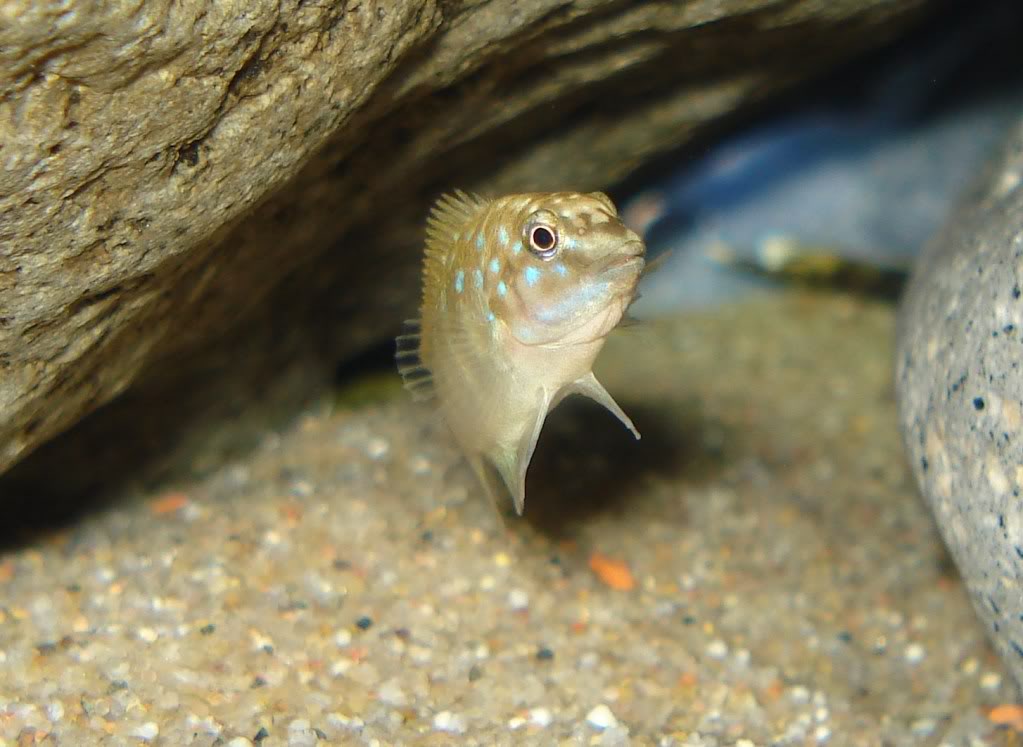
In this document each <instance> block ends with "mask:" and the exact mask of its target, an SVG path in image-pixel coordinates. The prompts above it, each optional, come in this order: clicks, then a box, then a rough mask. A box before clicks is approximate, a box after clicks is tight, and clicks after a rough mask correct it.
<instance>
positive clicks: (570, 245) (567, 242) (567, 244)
mask: <svg viewBox="0 0 1023 747" xmlns="http://www.w3.org/2000/svg"><path fill="white" fill-rule="evenodd" d="M561 246H562V247H564V248H565V249H575V248H576V247H577V246H579V242H578V241H576V240H575V237H573V236H564V237H562V239H561Z"/></svg>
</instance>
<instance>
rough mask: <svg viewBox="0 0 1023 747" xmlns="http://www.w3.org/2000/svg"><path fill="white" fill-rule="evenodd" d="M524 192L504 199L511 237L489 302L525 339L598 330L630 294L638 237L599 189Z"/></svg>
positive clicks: (610, 322)
mask: <svg viewBox="0 0 1023 747" xmlns="http://www.w3.org/2000/svg"><path fill="white" fill-rule="evenodd" d="M527 198H528V199H525V200H521V201H519V203H518V204H517V205H514V206H512V205H509V208H511V209H509V210H508V211H507V212H506V213H505V217H504V219H503V220H502V223H501V226H500V229H499V230H500V231H501V232H507V235H508V236H510V241H509V242H508V243H509V248H508V249H507V250H506V251H505V252H504V262H503V264H502V266H501V271H500V276H501V277H500V282H499V283H498V284H497V285H496V286H493V285H492V286H491V288H492V289H493V290H491V293H490V295H491V297H490V299H489V302H490V307H491V309H492V310H493V311H494V313H496V314H497V315H498V316H499V317H500V318H501V319H502V320H503V321H504V322H505V324H506V325H507V326H508V328H509V329H510V330H511V333H512V335H514V337H515V338H516V339H517V340H518V341H519V342H521V343H523V344H525V345H558V346H561V345H572V344H578V343H585V342H592V341H594V340H597V339H600V338H602V337H604V336H605V335H607V333H608V332H610V331H611V329H613V328H614V327H615V326H616V325H617V324H618V322H619V321H621V318H622V315H623V314H624V313H625V310H626V308H628V306H629V304H630V303H632V301H633V299H634V298H635V295H636V285H637V284H638V282H639V277H640V275H641V273H642V271H643V266H644V254H645V251H646V248H645V246H644V244H643V241H642V239H640V237H639V236H638V235H637V234H636V233H635V232H634V231H632V230H630V229H629V228H627V227H626V226H625V224H624V223H622V221H621V219H620V218H619V217H618V211H617V210H616V209H615V206H614V203H612V202H611V200H610V198H609V197H608V196H607V195H605V194H603V193H600V192H591V193H586V194H583V193H578V192H556V193H550V194H541V195H528V196H527ZM504 235H505V234H504V233H502V236H504Z"/></svg>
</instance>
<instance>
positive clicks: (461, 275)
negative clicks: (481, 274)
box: [455, 270, 465, 293]
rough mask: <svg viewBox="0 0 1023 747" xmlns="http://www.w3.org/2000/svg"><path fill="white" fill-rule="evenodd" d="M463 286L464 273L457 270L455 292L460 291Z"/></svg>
mask: <svg viewBox="0 0 1023 747" xmlns="http://www.w3.org/2000/svg"><path fill="white" fill-rule="evenodd" d="M464 288H465V273H464V272H463V271H462V270H459V271H458V272H456V273H455V293H461V292H462V290H463V289H464Z"/></svg>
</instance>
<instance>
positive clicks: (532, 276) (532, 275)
mask: <svg viewBox="0 0 1023 747" xmlns="http://www.w3.org/2000/svg"><path fill="white" fill-rule="evenodd" d="M539 279H540V271H539V270H538V269H536V268H535V267H527V268H526V285H528V286H529V287H530V288H532V287H533V286H534V285H536V283H537V281H538V280H539Z"/></svg>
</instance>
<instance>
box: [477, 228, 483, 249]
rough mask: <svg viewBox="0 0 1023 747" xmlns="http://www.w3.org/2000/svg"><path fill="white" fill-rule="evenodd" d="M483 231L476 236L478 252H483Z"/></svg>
mask: <svg viewBox="0 0 1023 747" xmlns="http://www.w3.org/2000/svg"><path fill="white" fill-rule="evenodd" d="M483 243H484V242H483V231H480V232H479V233H477V234H476V249H477V251H481V252H482V251H483Z"/></svg>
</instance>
